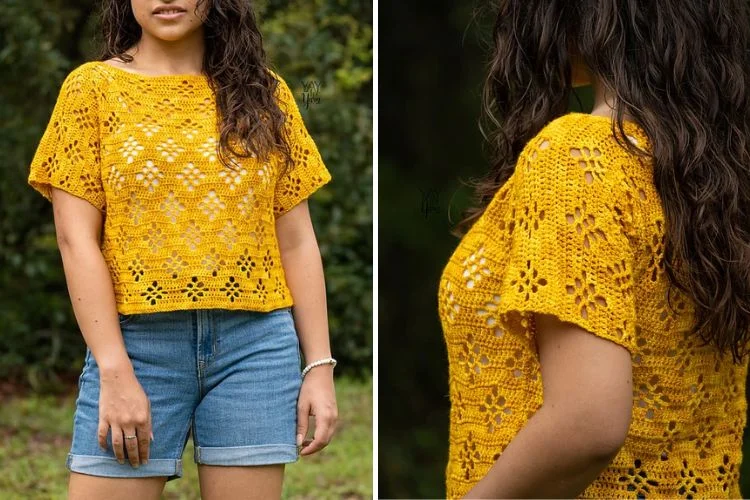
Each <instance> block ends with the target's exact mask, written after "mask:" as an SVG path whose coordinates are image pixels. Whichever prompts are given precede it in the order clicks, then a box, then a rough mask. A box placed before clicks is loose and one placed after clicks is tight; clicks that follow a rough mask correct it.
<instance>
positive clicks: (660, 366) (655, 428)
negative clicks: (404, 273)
mask: <svg viewBox="0 0 750 500" xmlns="http://www.w3.org/2000/svg"><path fill="white" fill-rule="evenodd" d="M611 123H612V122H611V119H609V118H606V117H602V116H592V115H587V114H582V113H569V114H566V115H564V116H562V117H559V118H557V119H555V120H553V121H552V122H550V123H549V124H547V126H546V127H545V128H544V129H543V130H542V131H541V132H540V133H539V134H537V136H536V137H535V138H533V139H532V140H531V141H529V143H528V144H527V145H526V147H525V148H524V150H523V152H522V153H521V154H520V156H519V159H518V162H517V164H516V168H515V171H514V173H513V175H512V176H511V178H510V179H509V180H508V181H507V182H506V183H505V184H504V185H503V186H502V187H501V188H500V189H499V190H498V191H497V192H496V193H495V195H494V197H493V199H492V200H491V202H490V204H489V206H488V207H487V209H486V211H485V212H484V213H483V214H482V216H481V217H480V218H479V219H477V221H476V222H475V223H474V224H473V226H472V227H471V228H470V230H469V231H468V233H467V234H465V235H464V237H463V238H462V239H461V241H460V243H459V244H458V246H457V248H456V249H455V250H454V252H453V254H452V255H451V256H450V259H449V261H448V263H447V264H446V266H445V268H444V269H443V272H442V274H441V277H440V280H439V287H438V310H439V316H440V321H441V325H442V330H443V335H444V340H445V343H446V347H447V354H448V359H449V387H450V402H451V405H450V432H449V435H450V445H449V459H448V464H447V466H446V469H445V471H446V488H447V495H448V497H449V498H457V497H461V496H463V495H464V494H466V493H467V492H468V491H469V490H470V489H471V487H472V486H473V485H474V484H476V483H477V482H478V481H479V480H480V479H482V478H483V477H484V476H485V475H486V474H487V471H488V470H489V469H490V467H491V466H492V464H493V463H494V461H495V460H496V459H497V458H498V457H500V455H501V454H502V452H503V450H504V449H505V448H506V447H507V445H508V444H509V443H510V441H511V440H512V439H513V437H514V436H515V435H516V434H517V433H518V431H520V430H521V428H522V427H523V426H524V425H525V424H526V422H527V421H528V419H529V418H530V417H531V416H532V415H533V414H534V413H535V412H536V410H538V409H539V408H540V407H541V405H542V400H543V399H542V394H543V391H542V379H541V371H540V364H539V356H538V352H537V349H536V345H535V340H534V333H535V332H534V323H533V321H532V314H533V313H535V312H536V313H543V314H554V315H556V316H557V317H559V318H560V319H562V320H563V321H567V322H571V323H574V324H576V325H578V326H580V327H581V328H584V329H586V330H588V331H589V332H591V333H592V334H594V335H597V336H600V337H602V338H605V339H608V340H610V341H612V342H615V343H617V344H619V345H621V346H623V347H624V348H626V349H627V350H628V351H629V352H630V354H631V358H632V363H633V408H632V423H631V426H630V429H629V434H628V436H627V438H626V441H625V444H624V446H623V447H622V448H621V450H620V451H619V453H618V454H617V456H616V457H615V458H614V459H613V460H612V461H611V463H610V464H609V465H608V467H607V468H606V469H605V470H604V471H603V472H602V473H601V474H600V476H599V477H598V478H597V479H596V480H595V481H594V482H593V483H591V484H590V485H589V487H588V488H587V489H586V490H585V491H584V492H583V493H582V494H581V495H580V497H579V498H626V497H628V498H632V497H638V498H645V497H672V498H676V497H683V498H693V497H695V498H705V497H712V498H718V497H724V498H726V497H727V496H729V497H732V498H740V496H741V495H740V490H739V468H740V463H741V461H742V451H741V445H742V437H743V430H744V427H745V419H746V416H745V415H746V410H747V403H746V400H745V377H746V374H747V365H746V364H743V365H740V366H736V365H734V364H732V360H731V356H730V355H728V354H725V355H724V356H720V355H718V353H717V352H716V351H715V349H714V348H712V347H711V346H701V344H702V342H701V341H700V339H697V338H694V337H693V336H689V335H688V331H689V329H690V327H691V325H692V319H693V306H692V303H691V300H690V299H689V298H688V297H686V296H685V295H684V294H680V293H676V294H674V295H673V300H672V305H673V306H674V310H672V309H670V307H669V306H668V304H667V297H666V292H667V288H668V280H667V276H666V274H665V271H664V266H663V250H664V215H663V211H662V205H661V201H660V198H659V195H658V193H657V191H656V189H655V186H654V182H653V166H652V164H651V162H650V161H649V160H647V159H641V158H638V157H636V156H634V155H631V154H630V153H627V152H626V151H625V149H624V148H622V147H620V146H619V145H618V144H617V143H616V141H615V138H614V136H613V135H612V131H611ZM625 131H626V134H627V137H628V140H631V141H634V142H635V144H636V145H638V146H640V147H641V148H644V149H646V150H650V148H651V145H650V144H649V142H648V138H647V136H646V135H645V133H644V132H643V131H642V129H640V127H638V126H637V125H636V124H635V123H632V122H626V123H625ZM561 439H564V437H561Z"/></svg>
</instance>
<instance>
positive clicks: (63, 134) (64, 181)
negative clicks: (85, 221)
mask: <svg viewBox="0 0 750 500" xmlns="http://www.w3.org/2000/svg"><path fill="white" fill-rule="evenodd" d="M99 145H100V140H99V117H98V99H97V92H96V87H95V84H94V82H93V81H92V79H91V75H90V74H88V72H86V71H84V70H83V68H82V67H79V68H76V69H74V70H73V71H72V72H70V73H69V74H68V76H67V77H66V78H65V81H64V82H63V84H62V86H61V88H60V92H59V94H58V97H57V101H56V103H55V107H54V109H53V111H52V116H51V118H50V121H49V123H48V125H47V128H46V130H45V131H44V135H43V136H42V138H41V140H40V142H39V145H38V147H37V150H36V153H35V155H34V158H33V159H32V162H31V167H30V173H29V177H28V183H29V184H30V185H31V187H33V188H34V189H36V190H37V191H38V192H39V193H41V194H42V195H43V196H44V197H45V198H47V199H48V200H50V201H52V195H51V193H52V188H53V187H55V188H58V189H61V190H63V191H66V192H68V193H70V194H72V195H75V196H77V197H79V198H83V199H84V200H86V201H88V202H89V203H91V204H92V205H94V206H95V207H96V208H98V209H99V210H101V211H103V210H104V207H105V196H104V188H103V184H102V179H101V167H100V152H99Z"/></svg>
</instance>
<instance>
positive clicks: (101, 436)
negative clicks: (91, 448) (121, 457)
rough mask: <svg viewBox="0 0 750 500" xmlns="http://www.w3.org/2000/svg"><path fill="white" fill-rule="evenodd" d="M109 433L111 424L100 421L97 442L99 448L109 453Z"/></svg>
mask: <svg viewBox="0 0 750 500" xmlns="http://www.w3.org/2000/svg"><path fill="white" fill-rule="evenodd" d="M107 432H109V423H108V422H107V421H106V420H104V419H99V427H98V428H97V429H96V440H97V441H99V448H101V449H102V450H104V451H107Z"/></svg>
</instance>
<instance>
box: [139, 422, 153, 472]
mask: <svg viewBox="0 0 750 500" xmlns="http://www.w3.org/2000/svg"><path fill="white" fill-rule="evenodd" d="M136 431H137V434H138V453H139V454H140V460H141V463H143V464H146V463H148V454H149V446H150V444H151V412H149V416H148V422H146V423H145V424H143V425H141V426H138V427H136Z"/></svg>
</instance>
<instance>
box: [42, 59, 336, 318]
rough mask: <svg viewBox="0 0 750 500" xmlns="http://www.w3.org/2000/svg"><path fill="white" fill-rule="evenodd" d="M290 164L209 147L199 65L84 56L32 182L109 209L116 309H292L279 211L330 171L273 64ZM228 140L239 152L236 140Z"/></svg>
mask: <svg viewBox="0 0 750 500" xmlns="http://www.w3.org/2000/svg"><path fill="white" fill-rule="evenodd" d="M273 76H274V77H275V78H276V79H277V80H279V86H278V87H277V93H276V98H277V101H278V102H279V105H280V107H281V109H282V111H284V113H285V115H286V117H287V120H286V124H285V126H286V129H287V131H288V132H289V134H290V135H289V137H290V140H291V142H290V147H291V149H292V154H293V158H294V165H293V166H292V167H289V169H288V170H287V172H286V173H285V174H284V175H283V176H280V173H281V169H282V168H283V165H282V162H281V155H280V153H278V152H274V153H273V154H272V155H270V156H269V158H268V159H267V161H261V160H260V159H258V158H256V157H249V158H244V157H239V156H236V155H232V154H228V156H229V158H230V160H229V163H230V164H231V166H232V168H229V167H228V166H226V165H223V164H222V163H221V162H220V161H219V156H218V149H217V148H218V141H219V130H218V119H217V116H216V100H215V95H214V92H213V90H212V89H211V88H210V86H209V80H208V78H207V77H206V76H205V75H159V76H146V75H140V74H136V73H132V72H130V71H127V70H124V69H120V68H115V67H112V66H110V65H108V64H106V63H104V62H101V61H89V62H86V63H83V64H81V65H79V66H78V67H76V68H74V69H73V70H72V71H71V72H70V73H69V74H68V76H67V77H66V79H65V81H64V82H63V85H62V87H61V89H60V93H59V96H58V99H57V102H56V104H55V107H54V110H53V112H52V116H51V118H50V121H49V124H48V126H47V128H46V130H45V132H44V135H43V137H42V139H41V141H40V143H39V146H38V149H37V151H36V154H35V155H34V158H33V160H32V163H31V167H30V174H29V177H28V182H29V184H30V185H31V186H32V187H33V188H34V189H36V190H37V191H39V192H40V193H41V194H42V195H44V196H45V197H46V198H47V199H50V200H51V198H50V194H51V188H52V187H56V188H59V189H62V190H64V191H67V192H68V193H71V194H73V195H75V196H77V197H80V198H82V199H84V200H87V201H88V202H90V203H91V204H92V205H94V206H95V207H96V208H98V209H99V210H100V211H102V212H103V215H104V228H103V236H102V242H101V250H102V253H103V255H104V258H105V260H106V262H107V265H108V267H109V270H110V273H111V276H112V280H113V285H114V290H115V298H116V301H117V309H118V311H119V312H120V313H123V314H132V313H148V312H158V311H170V310H180V309H198V308H225V309H247V310H255V311H263V312H265V311H270V310H273V309H277V308H280V307H286V306H291V305H293V300H292V296H291V293H290V290H289V288H288V287H287V283H286V279H285V276H284V270H283V267H282V266H281V258H280V251H279V245H278V241H277V237H276V232H275V221H276V219H277V218H278V217H279V216H280V215H282V214H284V213H286V212H288V211H289V210H290V209H291V208H292V207H294V206H295V205H297V204H298V203H300V202H301V201H302V200H304V199H305V198H307V197H308V196H310V195H311V194H312V193H313V192H315V191H316V190H317V189H319V188H320V187H321V186H323V185H324V184H326V183H328V182H329V181H330V180H331V174H330V173H329V172H328V170H327V169H326V167H325V165H324V163H323V160H322V159H321V156H320V153H319V151H318V149H317V147H316V145H315V143H314V141H313V139H312V138H311V137H310V135H309V133H308V132H307V130H306V128H305V125H304V123H303V121H302V117H301V115H300V111H299V108H298V106H297V103H296V101H295V98H294V95H293V93H292V91H291V89H290V88H289V86H288V85H287V83H286V82H285V81H284V79H283V78H281V77H280V76H279V75H278V74H276V73H273ZM234 144H235V149H237V150H240V149H241V148H239V147H238V145H237V143H234Z"/></svg>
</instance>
